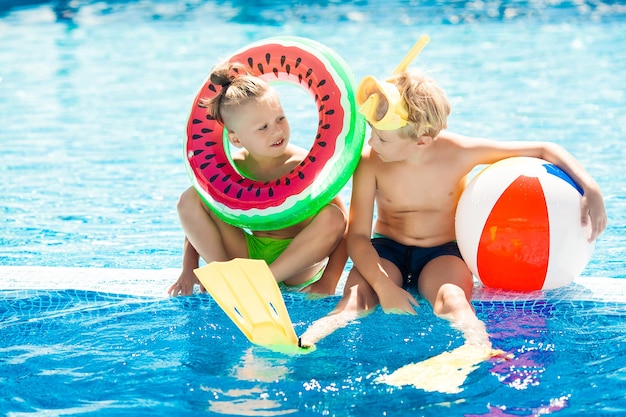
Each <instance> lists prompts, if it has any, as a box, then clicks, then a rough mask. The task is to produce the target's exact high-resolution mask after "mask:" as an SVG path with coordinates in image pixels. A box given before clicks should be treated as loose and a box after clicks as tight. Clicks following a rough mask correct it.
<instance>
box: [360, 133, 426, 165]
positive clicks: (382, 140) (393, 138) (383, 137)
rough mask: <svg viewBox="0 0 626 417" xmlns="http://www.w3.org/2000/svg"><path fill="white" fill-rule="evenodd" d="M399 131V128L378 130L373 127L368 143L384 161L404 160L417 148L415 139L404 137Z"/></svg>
mask: <svg viewBox="0 0 626 417" xmlns="http://www.w3.org/2000/svg"><path fill="white" fill-rule="evenodd" d="M398 132H399V131H398V130H378V129H375V128H373V127H372V136H370V139H369V141H368V142H367V144H368V145H369V146H371V147H372V149H373V150H374V152H376V154H378V156H379V157H380V159H381V160H382V161H383V162H398V161H403V160H405V159H407V158H408V157H409V156H410V155H411V153H412V152H413V151H414V150H415V149H417V145H416V143H415V141H414V140H412V139H407V138H403V137H401V136H400V135H399V134H398Z"/></svg>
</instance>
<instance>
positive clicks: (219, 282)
mask: <svg viewBox="0 0 626 417" xmlns="http://www.w3.org/2000/svg"><path fill="white" fill-rule="evenodd" d="M194 273H195V274H196V276H197V277H198V279H199V280H200V282H201V283H202V285H203V286H204V288H205V289H206V290H207V291H208V292H209V293H210V294H211V296H213V298H214V299H215V301H216V302H217V304H218V305H219V306H220V307H221V308H222V310H224V312H225V313H226V314H227V315H228V317H230V319H231V320H232V321H233V322H234V323H235V324H236V325H237V327H239V330H241V332H242V333H243V334H244V335H245V336H246V337H247V338H248V339H249V340H250V341H251V342H252V343H254V344H257V345H261V346H265V347H274V348H277V347H278V348H279V350H291V349H289V347H293V348H295V349H298V337H297V336H296V332H295V330H294V328H293V324H292V323H291V319H290V318H289V313H288V312H287V307H286V306H285V301H284V300H283V296H282V294H281V292H280V289H279V288H278V284H277V283H276V279H275V278H274V275H273V274H272V271H270V268H269V266H267V263H265V261H262V260H258V259H242V258H236V259H233V260H231V261H228V262H211V263H209V264H208V265H206V266H203V267H202V268H198V269H195V270H194ZM281 347H282V348H281ZM295 349H294V350H295Z"/></svg>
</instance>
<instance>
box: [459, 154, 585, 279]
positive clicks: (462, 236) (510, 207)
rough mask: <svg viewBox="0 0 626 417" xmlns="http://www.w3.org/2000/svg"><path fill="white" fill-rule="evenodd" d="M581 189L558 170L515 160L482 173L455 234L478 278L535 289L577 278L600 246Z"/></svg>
mask: <svg viewBox="0 0 626 417" xmlns="http://www.w3.org/2000/svg"><path fill="white" fill-rule="evenodd" d="M581 197H582V189H581V188H580V187H578V186H577V185H576V183H574V181H572V179H571V178H570V177H569V176H568V175H567V174H566V173H565V172H563V171H562V170H561V169H560V168H559V167H557V166H556V165H553V164H551V163H549V162H546V161H544V160H542V159H538V158H527V157H515V158H508V159H504V160H501V161H499V162H496V163H494V164H491V165H489V166H487V167H486V168H484V169H483V170H482V171H480V172H479V173H478V174H476V176H475V177H474V178H472V180H471V181H470V182H469V184H468V185H467V187H466V188H465V190H464V191H463V193H462V195H461V198H460V199H459V203H458V206H457V211H456V220H455V227H456V237H457V242H458V245H459V249H460V251H461V255H463V259H464V260H465V262H466V263H467V265H468V266H469V269H470V270H471V271H472V273H473V274H474V276H475V277H476V278H478V279H479V280H480V282H481V283H482V284H483V285H484V286H486V287H490V288H498V289H504V290H512V291H535V290H548V289H553V288H558V287H562V286H565V285H567V284H569V283H571V282H572V281H573V280H574V279H575V278H577V277H578V276H579V275H580V273H581V272H582V271H583V269H585V267H586V266H587V263H588V262H589V260H590V258H591V254H592V252H593V248H594V244H593V243H590V242H588V241H587V239H588V236H589V235H590V233H591V226H590V222H588V225H587V226H586V227H583V226H582V225H581V222H580V210H581Z"/></svg>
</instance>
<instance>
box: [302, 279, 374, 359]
mask: <svg viewBox="0 0 626 417" xmlns="http://www.w3.org/2000/svg"><path fill="white" fill-rule="evenodd" d="M377 305H378V297H377V296H376V292H375V291H374V289H373V288H372V287H371V286H370V285H369V284H368V282H367V281H366V280H365V279H364V278H363V277H362V276H361V274H360V273H359V271H357V269H356V268H352V270H351V271H350V273H349V274H348V279H347V280H346V285H345V287H344V289H343V297H342V298H341V300H339V303H338V304H337V306H336V307H335V309H334V310H333V311H331V312H330V313H329V314H328V315H326V316H324V317H322V318H320V319H318V320H316V321H315V322H313V324H311V326H309V328H308V329H307V330H306V331H305V332H304V333H303V334H302V336H301V337H300V346H303V347H310V346H314V345H315V344H316V343H317V342H319V341H320V340H321V339H323V338H324V337H326V336H328V335H329V334H331V333H333V332H334V331H335V330H337V329H340V328H342V327H345V326H346V325H348V323H350V322H351V321H352V320H354V319H357V318H358V317H362V316H364V315H366V314H368V313H370V312H372V311H374V309H375V308H376V306H377Z"/></svg>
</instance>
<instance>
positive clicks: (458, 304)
mask: <svg viewBox="0 0 626 417" xmlns="http://www.w3.org/2000/svg"><path fill="white" fill-rule="evenodd" d="M466 309H472V307H471V304H470V303H469V301H468V299H467V296H466V294H465V292H464V291H463V289H462V288H461V287H459V286H456V285H453V284H444V285H442V286H441V288H440V289H439V293H438V294H437V302H436V303H435V306H434V312H435V314H437V315H443V316H445V315H448V314H451V313H455V312H459V311H463V310H466Z"/></svg>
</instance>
